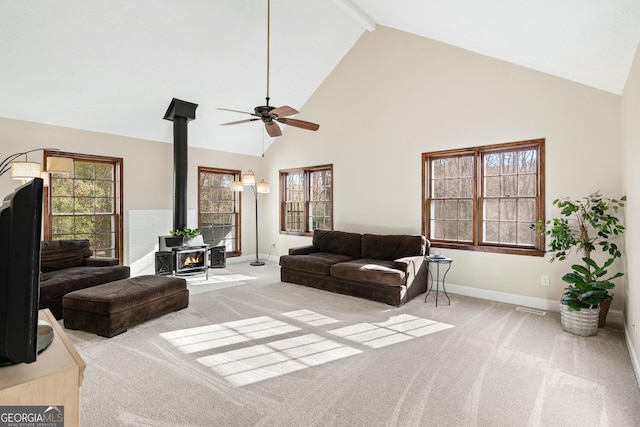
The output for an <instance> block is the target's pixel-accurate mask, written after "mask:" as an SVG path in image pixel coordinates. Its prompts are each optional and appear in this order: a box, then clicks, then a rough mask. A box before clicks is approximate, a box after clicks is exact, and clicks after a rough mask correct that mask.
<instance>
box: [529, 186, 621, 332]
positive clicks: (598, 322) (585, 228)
mask: <svg viewBox="0 0 640 427" xmlns="http://www.w3.org/2000/svg"><path fill="white" fill-rule="evenodd" d="M626 200H627V198H626V196H622V197H621V198H620V200H616V199H611V198H607V197H603V196H602V195H601V194H600V192H599V191H597V192H595V193H592V194H590V195H588V196H587V197H585V198H583V199H578V200H572V199H569V198H568V197H565V198H561V199H556V200H554V201H553V205H554V206H556V207H558V208H559V209H560V217H558V218H553V219H551V220H548V221H547V222H546V224H545V223H543V222H542V221H538V223H537V224H533V225H532V226H531V228H533V229H534V230H535V231H536V232H537V233H540V234H544V235H546V236H549V237H550V242H549V252H550V253H551V255H552V257H551V259H550V260H549V262H553V261H555V260H559V261H564V260H565V259H566V258H567V256H568V255H569V254H570V253H571V252H572V251H573V250H575V251H576V252H577V253H579V254H581V255H582V257H581V259H582V262H583V264H573V265H572V266H571V270H572V271H571V272H570V273H567V274H565V275H564V276H563V277H562V280H563V281H564V282H566V283H568V284H569V286H568V287H567V288H565V292H564V294H563V295H562V298H561V299H560V313H561V319H562V327H563V329H564V330H565V331H567V332H572V333H575V334H577V335H582V336H589V335H595V334H596V333H597V332H598V326H604V322H605V319H606V315H607V312H608V310H609V305H610V303H611V298H612V295H610V294H609V290H611V289H613V288H614V286H615V285H614V283H613V280H614V279H616V278H618V277H621V276H622V275H623V274H622V273H620V272H617V273H612V274H609V272H608V268H609V267H610V266H611V265H612V264H613V262H614V261H615V260H616V259H617V258H620V257H621V256H622V253H621V252H620V249H619V248H618V246H617V245H616V244H615V243H614V242H613V240H614V239H616V238H617V237H619V236H620V235H622V234H623V233H624V230H625V228H624V226H623V225H622V224H620V219H619V218H618V216H617V214H618V210H619V209H620V208H621V207H623V206H624V202H625V201H626ZM596 251H601V252H603V253H605V254H606V256H607V257H608V258H607V259H606V261H604V263H603V264H602V265H599V264H598V263H597V262H596V261H595V260H594V259H593V258H592V253H593V252H596Z"/></svg>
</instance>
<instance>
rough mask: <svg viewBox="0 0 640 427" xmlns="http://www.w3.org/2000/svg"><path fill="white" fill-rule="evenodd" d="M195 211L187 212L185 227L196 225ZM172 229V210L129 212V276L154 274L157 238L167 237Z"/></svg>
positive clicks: (194, 226)
mask: <svg viewBox="0 0 640 427" xmlns="http://www.w3.org/2000/svg"><path fill="white" fill-rule="evenodd" d="M197 224H198V221H197V218H196V210H195V209H189V210H187V227H188V228H196V227H197V226H198V225H197ZM172 228H173V210H171V209H157V210H130V211H129V243H128V246H129V250H128V252H127V253H128V263H129V266H130V267H131V276H141V275H143V274H154V273H155V262H156V261H155V260H156V258H155V253H156V252H157V251H158V236H167V235H168V234H169V231H170V230H171V229H172Z"/></svg>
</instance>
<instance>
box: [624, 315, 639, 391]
mask: <svg viewBox="0 0 640 427" xmlns="http://www.w3.org/2000/svg"><path fill="white" fill-rule="evenodd" d="M629 330H630V329H629V328H627V325H626V324H625V325H624V337H625V340H626V342H627V348H628V349H629V357H630V358H631V365H632V366H633V371H634V372H635V374H636V381H638V387H640V361H639V360H638V355H637V354H636V352H635V350H634V349H633V345H632V343H631V337H630V336H629Z"/></svg>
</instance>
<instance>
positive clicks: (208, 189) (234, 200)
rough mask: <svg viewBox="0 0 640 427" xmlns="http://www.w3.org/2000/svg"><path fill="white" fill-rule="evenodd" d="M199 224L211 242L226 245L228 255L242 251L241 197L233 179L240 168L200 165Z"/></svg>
mask: <svg viewBox="0 0 640 427" xmlns="http://www.w3.org/2000/svg"><path fill="white" fill-rule="evenodd" d="M198 176H199V185H198V227H199V228H200V232H201V234H202V237H203V239H204V242H205V243H206V244H208V245H209V246H212V247H215V246H224V247H225V248H226V253H227V256H233V255H239V254H240V240H241V239H240V227H239V224H240V197H239V195H238V193H235V192H234V191H231V183H232V182H233V181H235V180H239V179H240V171H232V170H223V169H214V168H205V167H200V168H198Z"/></svg>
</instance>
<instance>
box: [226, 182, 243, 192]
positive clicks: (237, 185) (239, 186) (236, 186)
mask: <svg viewBox="0 0 640 427" xmlns="http://www.w3.org/2000/svg"><path fill="white" fill-rule="evenodd" d="M229 188H231V191H242V190H244V187H243V186H242V181H233V182H232V183H231V185H230V186H229Z"/></svg>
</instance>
